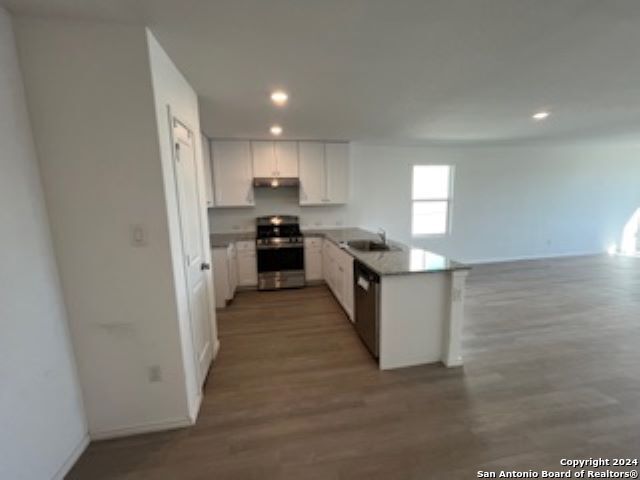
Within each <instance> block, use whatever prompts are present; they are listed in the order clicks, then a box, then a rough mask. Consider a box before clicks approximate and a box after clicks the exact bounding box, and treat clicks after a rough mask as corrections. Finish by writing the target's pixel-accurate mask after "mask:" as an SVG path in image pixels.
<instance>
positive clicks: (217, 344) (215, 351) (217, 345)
mask: <svg viewBox="0 0 640 480" xmlns="http://www.w3.org/2000/svg"><path fill="white" fill-rule="evenodd" d="M218 352H220V340H219V339H217V338H216V342H215V343H214V344H213V359H214V360H215V359H216V358H218Z"/></svg>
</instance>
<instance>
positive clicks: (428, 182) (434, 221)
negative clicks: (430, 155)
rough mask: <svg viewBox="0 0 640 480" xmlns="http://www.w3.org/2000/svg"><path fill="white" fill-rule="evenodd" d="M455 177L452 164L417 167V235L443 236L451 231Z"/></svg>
mask: <svg viewBox="0 0 640 480" xmlns="http://www.w3.org/2000/svg"><path fill="white" fill-rule="evenodd" d="M451 177H452V168H451V166H449V165H414V166H413V188H412V193H411V199H412V200H413V210H412V226H411V232H412V234H413V235H441V234H444V233H447V232H448V231H449V211H450V207H451V183H452V182H451Z"/></svg>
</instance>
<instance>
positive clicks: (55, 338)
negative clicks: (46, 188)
mask: <svg viewBox="0 0 640 480" xmlns="http://www.w3.org/2000/svg"><path fill="white" fill-rule="evenodd" d="M0 112H2V114H1V115H0V145H2V150H0V249H1V251H2V260H1V261H0V285H2V286H1V287H0V478H3V479H4V478H6V479H13V480H23V479H24V480H26V479H33V480H41V479H47V478H54V477H61V476H62V475H63V474H64V473H66V470H67V467H68V466H69V465H70V464H71V463H72V462H73V461H74V460H75V458H76V457H77V455H79V454H80V453H81V452H82V450H83V449H84V447H85V446H86V443H87V426H86V423H85V419H84V410H83V406H82V400H81V395H80V389H79V386H78V380H77V375H76V367H75V362H74V358H73V353H72V349H71V345H70V341H69V336H68V328H67V314H66V311H65V306H64V303H63V299H62V293H61V288H60V281H59V278H58V272H57V268H56V264H55V259H54V254H53V249H52V245H51V234H50V231H49V224H48V219H47V214H46V211H45V206H44V200H43V194H42V187H41V184H40V176H39V172H38V166H37V162H36V155H35V148H34V145H33V139H32V134H31V127H30V125H29V121H28V118H27V111H26V105H25V100H24V90H23V86H22V78H21V75H20V71H19V68H18V62H17V58H16V51H15V43H14V37H13V31H12V28H11V20H10V18H9V16H8V14H7V13H6V12H5V11H4V10H2V9H1V8H0Z"/></svg>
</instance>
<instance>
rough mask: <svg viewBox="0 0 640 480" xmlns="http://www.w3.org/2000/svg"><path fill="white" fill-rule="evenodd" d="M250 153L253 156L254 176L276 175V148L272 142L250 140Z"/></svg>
mask: <svg viewBox="0 0 640 480" xmlns="http://www.w3.org/2000/svg"><path fill="white" fill-rule="evenodd" d="M251 155H252V156H253V176H254V177H275V176H277V175H276V170H277V166H276V150H275V146H274V144H273V142H267V141H265V142H259V141H255V142H251Z"/></svg>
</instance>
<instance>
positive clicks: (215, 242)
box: [209, 232, 256, 248]
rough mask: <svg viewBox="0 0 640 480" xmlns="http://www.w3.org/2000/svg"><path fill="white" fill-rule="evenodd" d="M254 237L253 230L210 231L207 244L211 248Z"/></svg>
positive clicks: (249, 239) (253, 238)
mask: <svg viewBox="0 0 640 480" xmlns="http://www.w3.org/2000/svg"><path fill="white" fill-rule="evenodd" d="M255 239H256V233H255V232H231V233H212V234H210V235H209V244H210V247H211V248H224V247H228V246H229V245H230V244H231V243H234V242H241V241H252V240H255Z"/></svg>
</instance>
